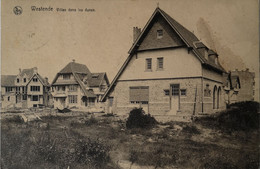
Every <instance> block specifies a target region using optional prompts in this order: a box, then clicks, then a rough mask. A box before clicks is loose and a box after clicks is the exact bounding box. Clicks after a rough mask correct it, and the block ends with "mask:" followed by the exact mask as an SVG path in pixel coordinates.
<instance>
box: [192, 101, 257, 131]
mask: <svg viewBox="0 0 260 169" xmlns="http://www.w3.org/2000/svg"><path fill="white" fill-rule="evenodd" d="M259 106H260V105H259V103H257V102H253V101H246V102H239V103H234V104H231V105H230V109H228V110H226V111H222V112H220V113H218V114H215V115H211V116H206V117H201V118H199V119H197V120H196V122H198V123H201V124H203V125H204V126H207V127H211V128H218V129H221V130H222V131H228V132H232V131H240V130H244V131H248V130H256V129H258V128H259V119H260V113H259Z"/></svg>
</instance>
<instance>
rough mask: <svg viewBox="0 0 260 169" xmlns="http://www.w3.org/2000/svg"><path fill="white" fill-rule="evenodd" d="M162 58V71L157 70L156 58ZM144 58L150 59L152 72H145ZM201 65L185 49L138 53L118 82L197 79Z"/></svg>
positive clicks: (200, 73)
mask: <svg viewBox="0 0 260 169" xmlns="http://www.w3.org/2000/svg"><path fill="white" fill-rule="evenodd" d="M158 57H163V58H164V61H163V62H164V63H163V64H164V69H163V70H157V58H158ZM146 58H152V71H146ZM201 75H202V69H201V63H200V61H199V60H198V59H197V58H196V56H194V55H193V54H192V53H188V51H187V49H186V48H177V49H165V50H155V51H144V52H138V54H137V57H136V55H135V56H133V57H132V59H131V60H130V62H129V64H128V65H127V67H126V69H125V70H124V72H123V73H122V75H121V76H120V77H119V80H131V79H161V78H173V77H174V78H176V77H197V76H201Z"/></svg>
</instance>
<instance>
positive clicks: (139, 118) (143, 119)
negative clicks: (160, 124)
mask: <svg viewBox="0 0 260 169" xmlns="http://www.w3.org/2000/svg"><path fill="white" fill-rule="evenodd" d="M156 124H157V121H156V120H155V118H154V117H152V116H151V115H150V114H145V112H144V111H143V109H142V108H135V109H133V110H132V111H131V112H130V114H129V117H128V119H127V121H126V128H127V129H132V128H152V127H154V126H155V125H156Z"/></svg>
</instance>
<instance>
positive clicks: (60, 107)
mask: <svg viewBox="0 0 260 169" xmlns="http://www.w3.org/2000/svg"><path fill="white" fill-rule="evenodd" d="M65 99H66V98H59V107H58V108H59V109H64V108H65Z"/></svg>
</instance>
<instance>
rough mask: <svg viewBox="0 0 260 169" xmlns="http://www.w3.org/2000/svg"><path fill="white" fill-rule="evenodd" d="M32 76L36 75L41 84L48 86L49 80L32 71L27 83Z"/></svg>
mask: <svg viewBox="0 0 260 169" xmlns="http://www.w3.org/2000/svg"><path fill="white" fill-rule="evenodd" d="M34 76H36V77H37V78H38V79H39V80H40V82H41V83H42V85H43V86H50V84H49V82H48V81H47V80H46V79H45V78H43V77H42V76H41V75H40V74H39V73H34V75H33V76H32V77H31V78H30V79H29V81H28V83H27V85H28V84H29V83H30V81H31V80H32V79H33V77H34Z"/></svg>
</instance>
